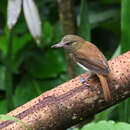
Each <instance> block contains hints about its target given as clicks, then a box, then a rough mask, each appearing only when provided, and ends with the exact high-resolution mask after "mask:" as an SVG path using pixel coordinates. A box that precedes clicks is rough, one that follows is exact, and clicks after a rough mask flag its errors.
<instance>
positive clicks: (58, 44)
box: [51, 42, 64, 48]
mask: <svg viewBox="0 0 130 130" xmlns="http://www.w3.org/2000/svg"><path fill="white" fill-rule="evenodd" d="M63 46H64V44H63V43H62V42H59V43H57V44H55V45H53V46H51V48H62V47H63Z"/></svg>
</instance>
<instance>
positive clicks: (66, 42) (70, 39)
mask: <svg viewBox="0 0 130 130" xmlns="http://www.w3.org/2000/svg"><path fill="white" fill-rule="evenodd" d="M83 43H84V40H83V39H82V38H81V37H79V36H76V35H65V36H64V37H63V38H62V40H61V41H60V42H59V43H57V44H55V45H53V46H52V48H65V49H66V50H68V51H70V52H73V51H75V50H77V49H79V48H80V47H81V45H82V44H83Z"/></svg>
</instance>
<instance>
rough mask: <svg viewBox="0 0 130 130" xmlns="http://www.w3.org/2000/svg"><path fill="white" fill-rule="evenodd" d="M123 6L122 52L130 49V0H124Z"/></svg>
mask: <svg viewBox="0 0 130 130" xmlns="http://www.w3.org/2000/svg"><path fill="white" fill-rule="evenodd" d="M121 3H122V7H121V34H122V38H121V52H122V53H124V52H126V51H128V50H130V17H129V16H130V11H129V9H130V0H122V1H121Z"/></svg>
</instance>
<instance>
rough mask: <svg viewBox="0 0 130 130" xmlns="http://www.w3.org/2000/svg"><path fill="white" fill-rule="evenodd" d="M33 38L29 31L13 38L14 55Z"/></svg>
mask: <svg viewBox="0 0 130 130" xmlns="http://www.w3.org/2000/svg"><path fill="white" fill-rule="evenodd" d="M30 40H31V36H30V35H29V34H28V33H24V35H22V36H20V37H18V36H15V37H14V38H13V51H12V53H13V55H16V53H17V52H18V51H19V50H20V49H22V48H23V47H24V46H25V45H26V44H27V43H29V41H30Z"/></svg>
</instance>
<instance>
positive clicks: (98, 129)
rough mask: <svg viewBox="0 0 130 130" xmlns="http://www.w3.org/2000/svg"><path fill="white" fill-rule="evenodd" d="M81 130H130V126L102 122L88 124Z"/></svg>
mask: <svg viewBox="0 0 130 130" xmlns="http://www.w3.org/2000/svg"><path fill="white" fill-rule="evenodd" d="M81 130H130V125H129V124H127V123H123V122H119V123H115V122H114V121H100V122H97V123H90V124H87V125H85V126H84V127H83V128H82V129H81Z"/></svg>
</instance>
